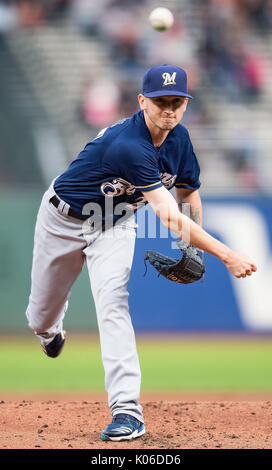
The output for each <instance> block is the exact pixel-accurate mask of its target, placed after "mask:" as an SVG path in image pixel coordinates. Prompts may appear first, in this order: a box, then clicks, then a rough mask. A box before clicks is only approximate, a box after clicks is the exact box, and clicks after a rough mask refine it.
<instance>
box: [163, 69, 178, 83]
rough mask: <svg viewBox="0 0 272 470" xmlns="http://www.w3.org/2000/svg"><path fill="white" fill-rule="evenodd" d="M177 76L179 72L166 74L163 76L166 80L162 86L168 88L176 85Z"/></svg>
mask: <svg viewBox="0 0 272 470" xmlns="http://www.w3.org/2000/svg"><path fill="white" fill-rule="evenodd" d="M176 75H177V72H173V73H172V75H171V74H170V73H168V72H164V73H163V74H162V78H163V79H164V82H163V84H162V86H166V85H176V82H175V80H176Z"/></svg>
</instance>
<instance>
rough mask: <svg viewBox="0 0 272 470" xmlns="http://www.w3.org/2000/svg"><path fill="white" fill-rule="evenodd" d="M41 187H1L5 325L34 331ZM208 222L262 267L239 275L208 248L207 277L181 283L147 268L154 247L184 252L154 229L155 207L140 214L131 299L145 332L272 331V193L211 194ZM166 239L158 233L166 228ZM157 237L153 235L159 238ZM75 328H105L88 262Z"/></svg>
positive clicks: (0, 290) (0, 312)
mask: <svg viewBox="0 0 272 470" xmlns="http://www.w3.org/2000/svg"><path fill="white" fill-rule="evenodd" d="M40 198H41V193H40V192H37V193H31V194H29V193H18V194H13V195H11V194H9V193H1V194H0V216H1V226H0V257H1V259H0V299H1V300H0V328H1V330H5V331H6V330H10V331H18V330H20V331H21V330H22V331H23V330H26V329H27V324H26V319H25V314H24V311H25V308H26V305H27V301H28V295H29V288H30V271H31V257H32V248H33V246H32V245H33V233H34V226H35V217H36V212H37V210H38V206H39V202H40ZM203 208H204V227H205V228H206V229H207V230H208V231H210V233H212V234H213V235H214V236H216V237H217V238H219V239H220V240H222V241H223V242H225V243H227V244H228V245H229V246H231V247H232V248H233V249H235V250H237V251H242V252H244V253H247V254H249V255H250V256H251V257H252V258H253V259H254V260H255V261H256V263H257V265H258V267H259V269H258V272H257V273H255V274H254V275H253V276H252V277H250V278H246V279H235V278H233V277H232V276H230V275H229V273H228V271H227V269H226V268H225V266H224V265H223V264H222V263H221V262H220V261H218V260H217V259H216V258H214V257H213V256H211V255H207V254H206V255H205V260H206V268H207V272H206V274H205V277H204V280H203V282H202V281H200V282H198V283H195V284H193V285H186V286H185V285H179V284H176V283H172V282H170V281H167V280H166V279H164V278H163V277H160V278H157V274H156V272H155V270H154V268H152V267H151V266H148V270H147V274H146V276H144V273H145V266H144V261H143V260H144V254H145V251H146V250H150V249H153V250H157V251H160V252H162V253H165V254H168V255H169V256H173V257H176V256H178V250H176V249H174V248H173V247H175V242H174V238H173V237H171V234H170V233H169V232H167V230H165V229H164V227H161V226H160V225H158V227H157V230H156V231H155V233H154V230H151V231H150V229H149V228H148V227H149V224H148V222H147V221H148V220H149V217H151V219H152V213H151V212H152V211H151V209H150V208H147V207H146V208H144V209H141V210H140V211H139V212H138V215H137V222H138V225H139V227H138V229H137V233H138V236H137V241H136V251H135V257H134V262H133V269H132V273H131V279H130V282H129V291H130V296H129V302H130V309H131V316H132V320H133V324H134V326H135V329H136V330H137V331H148V332H151V331H167V332H168V331H225V330H226V331H249V332H271V331H272V306H271V294H270V292H271V289H272V287H271V286H272V267H271V262H270V260H271V241H272V198H268V197H258V198H256V197H250V198H249V197H247V198H235V197H233V198H228V199H226V198H220V199H212V198H203ZM160 231H161V235H162V236H163V237H164V238H158V234H159V233H160ZM154 236H155V237H156V238H153V237H154ZM65 327H66V328H67V329H74V330H86V329H89V330H92V329H97V322H96V316H95V309H94V303H93V299H92V295H91V291H90V287H89V279H88V273H87V270H86V267H85V268H84V269H83V272H82V274H81V276H80V278H79V279H78V280H77V282H76V284H75V285H74V288H73V290H72V296H71V299H70V306H69V311H68V312H67V317H66V321H65Z"/></svg>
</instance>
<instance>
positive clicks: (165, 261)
mask: <svg viewBox="0 0 272 470" xmlns="http://www.w3.org/2000/svg"><path fill="white" fill-rule="evenodd" d="M177 245H178V247H179V248H180V250H181V252H182V257H181V258H180V259H175V258H169V257H168V256H165V255H162V254H161V253H158V252H157V251H147V252H146V254H145V259H144V262H145V265H146V260H148V261H149V262H150V264H152V266H154V268H155V269H156V270H157V271H158V273H159V276H160V275H162V276H164V277H166V279H169V280H170V281H174V282H179V283H181V284H190V283H192V282H195V281H199V279H201V278H202V277H203V275H204V273H205V267H204V255H203V254H202V253H201V252H200V251H199V250H197V248H195V247H193V246H191V245H188V244H187V243H185V242H183V241H182V240H181V241H178V242H177ZM145 274H146V273H145Z"/></svg>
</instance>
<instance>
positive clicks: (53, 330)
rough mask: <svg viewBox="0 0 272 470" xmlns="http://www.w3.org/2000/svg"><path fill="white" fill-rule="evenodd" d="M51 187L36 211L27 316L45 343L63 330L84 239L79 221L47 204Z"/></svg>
mask: <svg viewBox="0 0 272 470" xmlns="http://www.w3.org/2000/svg"><path fill="white" fill-rule="evenodd" d="M51 196H52V189H51V188H50V189H49V190H48V191H47V192H46V193H45V195H44V197H43V200H42V203H41V207H40V210H39V213H38V217H37V222H36V228H35V236H34V250H33V264H32V273H31V280H32V283H31V293H30V297H29V304H28V307H27V310H26V316H27V319H28V323H29V326H30V328H32V329H33V330H34V331H35V333H36V335H37V336H38V337H39V338H40V341H41V343H42V344H43V345H47V344H48V343H49V342H51V341H52V339H53V338H54V337H55V335H56V334H57V333H59V332H60V331H61V330H62V321H63V317H64V315H65V311H66V308H67V299H68V297H69V294H70V290H71V288H72V285H73V284H74V282H75V280H76V278H77V277H78V275H79V274H80V272H81V270H82V267H83V263H84V261H85V256H84V253H83V251H82V250H83V249H84V247H85V246H86V242H85V241H84V239H83V238H82V237H80V233H81V232H82V223H81V221H78V222H77V221H76V220H75V219H72V218H69V217H67V216H64V215H62V214H59V212H58V211H57V209H56V208H55V207H54V206H52V204H50V203H49V199H50V197H51Z"/></svg>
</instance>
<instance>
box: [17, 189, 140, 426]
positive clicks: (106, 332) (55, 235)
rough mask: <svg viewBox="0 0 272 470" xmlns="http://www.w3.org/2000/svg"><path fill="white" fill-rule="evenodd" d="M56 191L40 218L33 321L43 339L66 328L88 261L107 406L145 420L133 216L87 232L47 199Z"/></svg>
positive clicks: (34, 266) (32, 296) (29, 316)
mask: <svg viewBox="0 0 272 470" xmlns="http://www.w3.org/2000/svg"><path fill="white" fill-rule="evenodd" d="M54 194H55V192H54V189H53V183H52V185H51V186H50V188H49V190H48V191H47V192H46V193H45V195H44V197H43V200H42V203H41V206H40V209H39V213H38V217H37V222H36V228H35V236H34V250H33V264H32V273H31V281H32V283H31V293H30V297H29V305H28V307H27V311H26V316H27V319H28V323H29V326H30V328H32V329H33V330H34V331H35V333H36V335H37V336H38V337H39V339H40V341H41V342H42V343H44V344H46V343H48V342H50V341H51V340H52V338H53V337H54V336H55V335H56V334H57V333H59V332H60V331H61V330H62V327H63V319H64V315H65V310H66V308H65V304H66V302H67V300H68V298H69V295H70V291H71V288H72V286H73V284H74V282H75V281H76V279H77V277H78V276H79V274H80V272H81V270H82V268H83V265H84V262H85V261H86V262H87V267H88V272H89V276H90V282H91V288H92V293H93V298H94V302H95V306H96V314H97V322H98V328H99V335H100V343H101V354H102V361H103V366H104V369H105V385H106V391H107V393H108V403H109V407H110V409H111V412H112V415H115V414H117V413H120V412H122V413H127V414H131V415H132V416H135V417H136V418H137V419H139V420H140V421H142V422H143V415H142V407H141V405H140V404H139V403H138V400H139V396H140V384H141V371H140V365H139V360H138V354H137V349H136V342H135V334H134V330H133V326H132V323H131V318H130V315H129V307H128V292H127V283H128V280H129V276H130V270H131V265H132V260H133V254H134V245H135V221H134V216H133V217H130V218H129V219H128V220H127V221H126V222H124V224H122V225H120V226H115V227H114V228H113V229H109V230H107V231H106V232H101V231H96V232H94V233H92V234H90V233H89V234H87V233H86V230H84V224H85V223H83V222H82V221H81V220H78V219H75V218H72V217H69V216H67V215H63V214H62V213H60V212H59V211H58V209H56V208H55V207H54V206H53V205H52V204H51V203H50V202H49V199H50V198H51V197H52V196H53V195H54ZM85 227H86V224H85ZM86 372H87V371H86Z"/></svg>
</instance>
